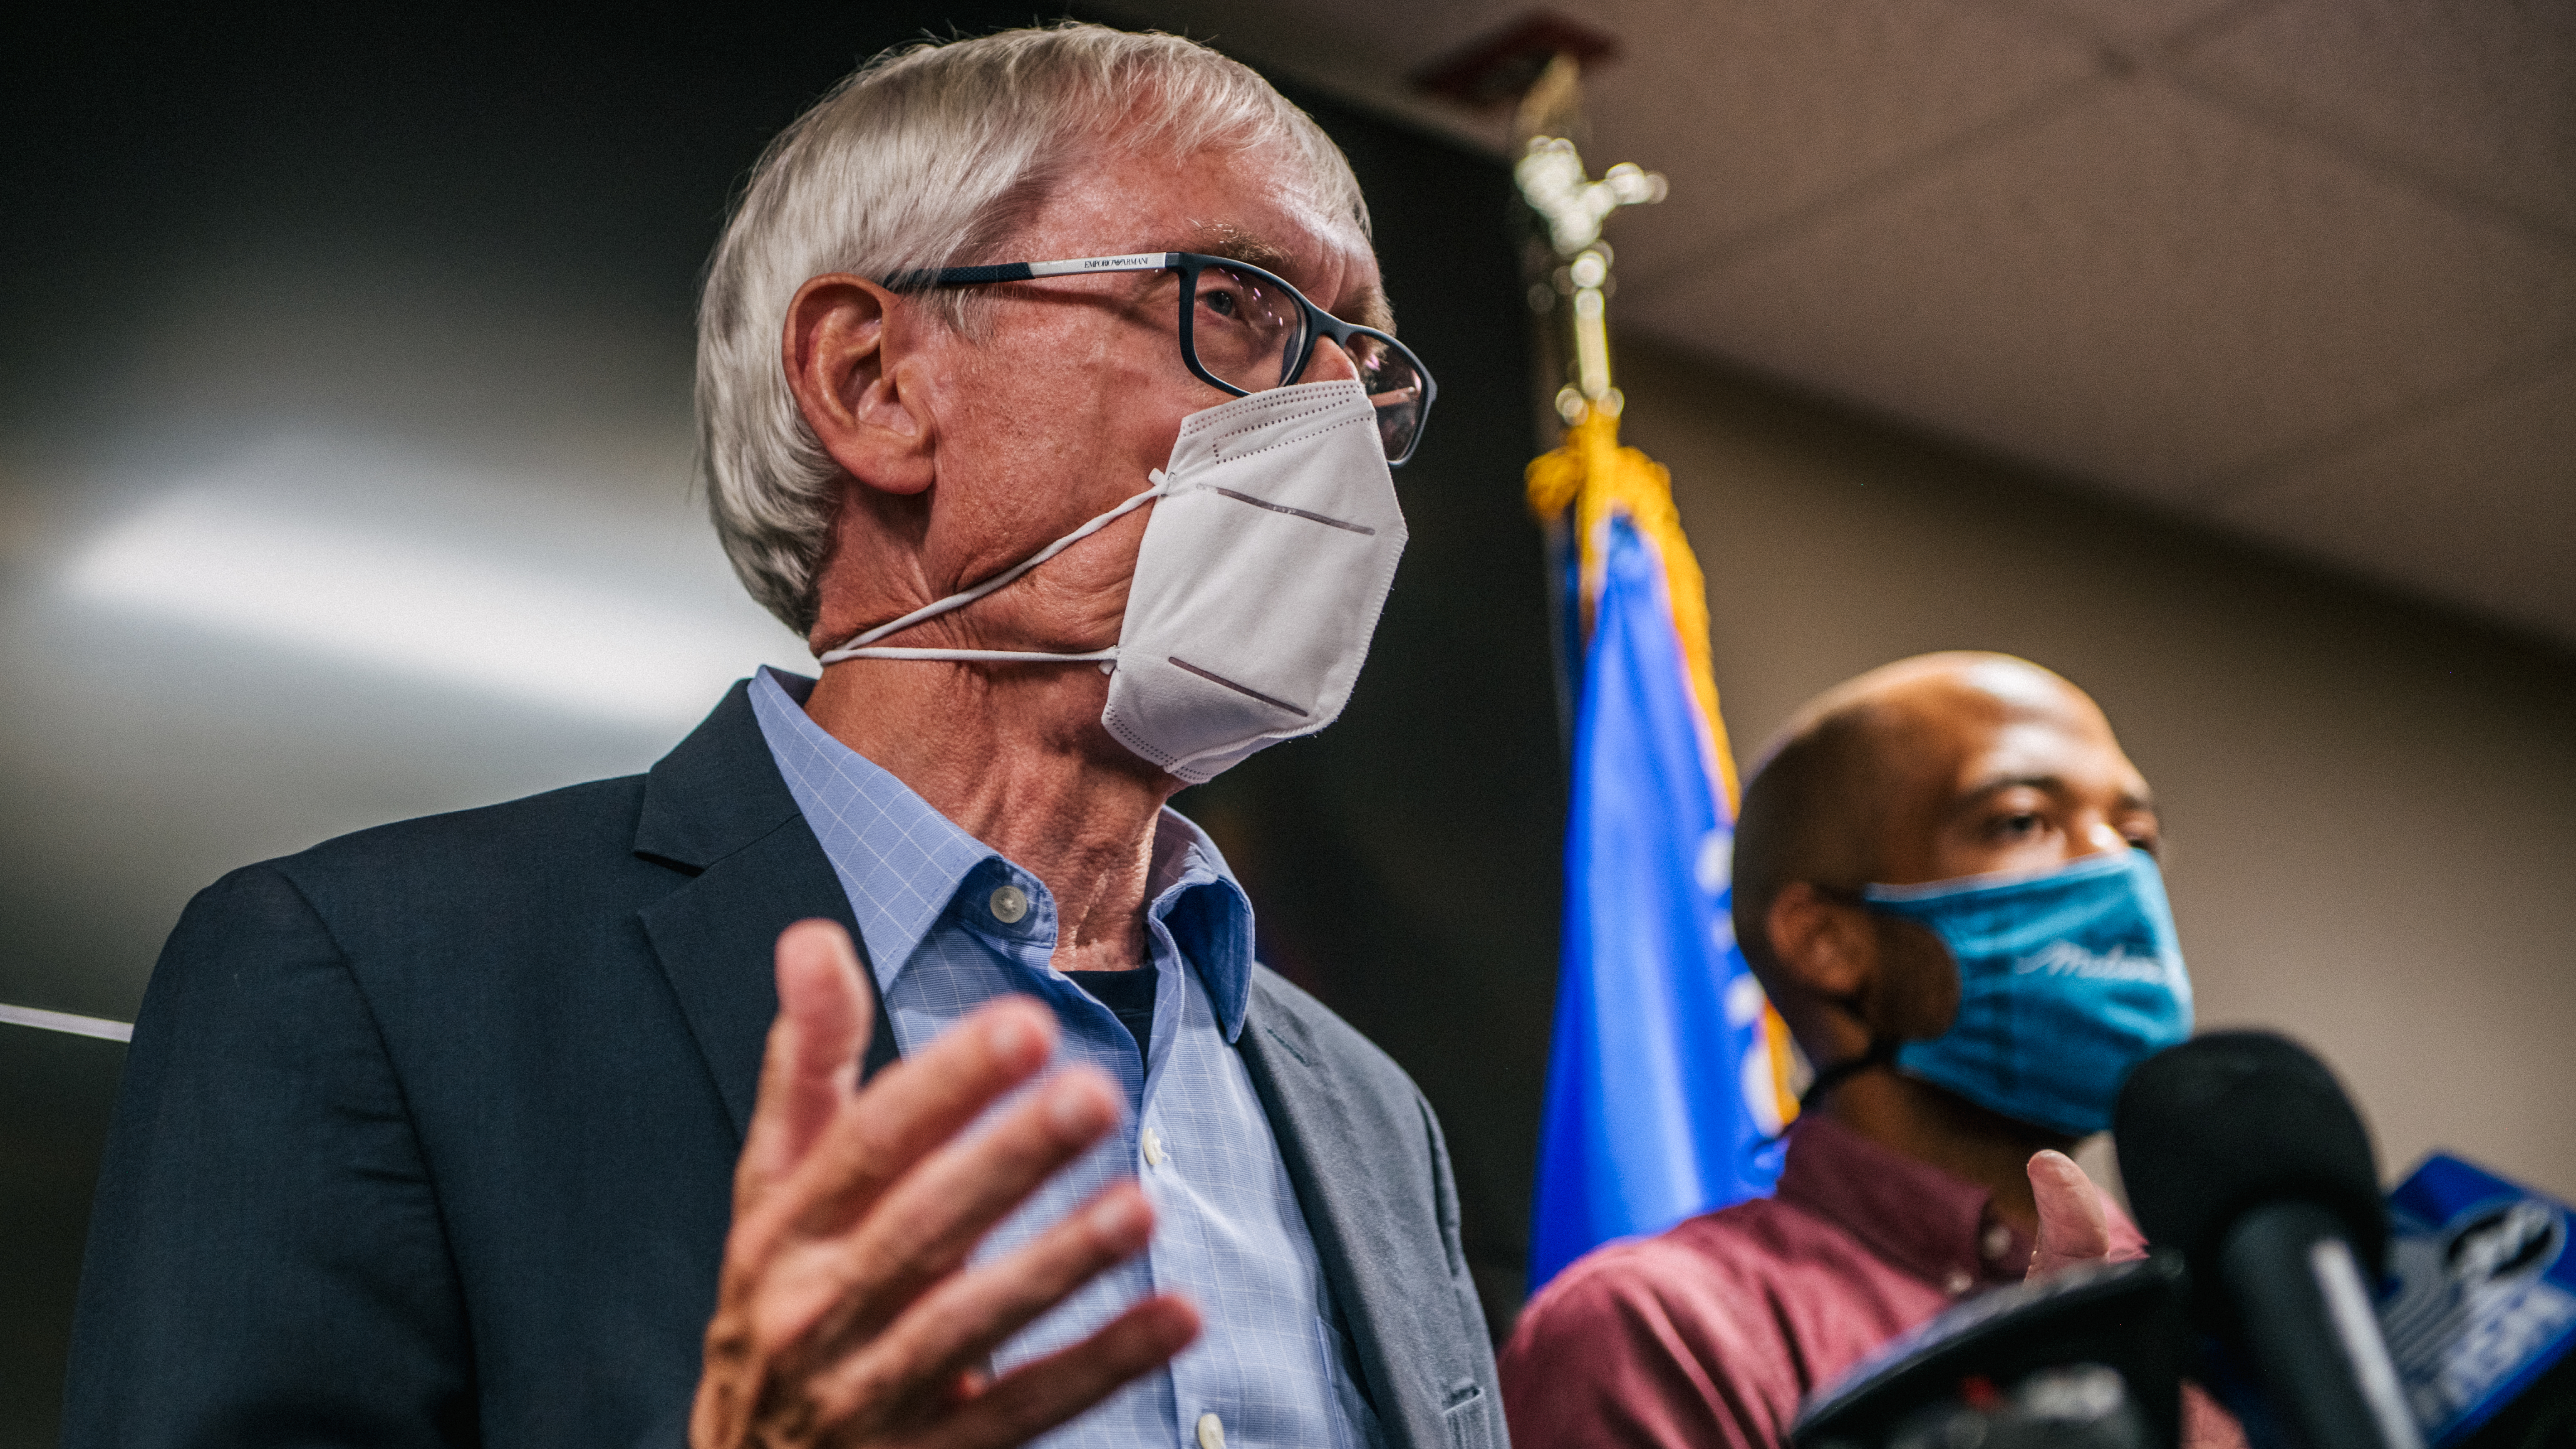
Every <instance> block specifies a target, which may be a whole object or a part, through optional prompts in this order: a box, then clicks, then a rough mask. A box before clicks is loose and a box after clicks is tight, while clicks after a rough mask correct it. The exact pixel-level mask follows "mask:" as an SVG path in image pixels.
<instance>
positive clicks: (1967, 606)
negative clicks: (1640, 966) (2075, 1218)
mask: <svg viewBox="0 0 2576 1449" xmlns="http://www.w3.org/2000/svg"><path fill="white" fill-rule="evenodd" d="M1622 363H1623V371H1622V375H1621V379H1620V381H1621V384H1622V386H1623V388H1624V389H1625V390H1626V392H1627V394H1628V398H1629V406H1628V413H1627V418H1626V427H1625V436H1626V438H1627V440H1628V441H1630V442H1632V443H1635V444H1637V445H1638V446H1640V447H1642V448H1644V449H1645V450H1646V451H1647V452H1648V453H1650V454H1651V455H1653V456H1654V457H1655V458H1656V459H1658V460H1659V461H1661V462H1664V463H1666V464H1669V465H1670V466H1671V468H1672V470H1673V480H1674V488H1675V492H1676V494H1677V495H1678V497H1679V499H1680V504H1681V511H1682V517H1683V521H1684V522H1685V523H1686V524H1687V525H1688V527H1689V530H1690V535H1691V539H1692V542H1693V543H1694V544H1695V545H1696V546H1697V549H1698V551H1699V556H1700V561H1701V562H1702V563H1703V564H1704V565H1705V566H1706V568H1707V571H1708V577H1709V604H1710V613H1711V616H1712V620H1713V631H1714V636H1715V637H1714V644H1715V649H1716V661H1717V677H1718V687H1719V689H1720V691H1721V693H1722V694H1723V696H1724V702H1725V710H1726V716H1727V721H1728V723H1729V725H1730V726H1731V727H1732V728H1733V730H1734V732H1735V735H1736V743H1737V749H1738V752H1739V754H1740V755H1741V756H1745V757H1749V756H1750V755H1751V754H1752V752H1753V751H1754V750H1755V749H1756V748H1757V747H1758V746H1759V744H1760V742H1761V741H1762V740H1763V739H1764V738H1766V737H1767V736H1768V735H1769V733H1770V732H1771V731H1772V730H1773V729H1774V728H1775V727H1776V726H1777V725H1778V724H1779V722H1780V721H1781V720H1782V719H1783V718H1784V717H1785V716H1786V715H1787V713H1788V712H1789V710H1790V709H1792V708H1793V707H1795V706H1796V705H1797V704H1798V703H1799V702H1800V701H1801V700H1803V699H1805V698H1806V697H1807V696H1809V695H1810V694H1813V693H1814V692H1816V691H1817V690H1819V689H1822V688H1824V687H1825V686H1827V685H1830V684H1832V683H1834V682H1836V681H1837V680H1840V679H1843V678H1846V677H1848V676H1850V675H1852V674H1855V673H1858V672H1859V671H1861V670H1863V669H1866V668H1868V667H1870V666H1872V665H1875V664H1880V663H1884V662H1885V661H1887V660H1890V659H1895V658H1899V657H1901V656H1904V655H1907V654H1913V653H1917V652H1920V651H1923V650H1928V649H1949V648H1982V649H2000V650H2005V651H2008V652H2010V653H2014V654H2019V655H2023V656H2025V657H2027V658H2030V659H2034V660H2037V661H2039V662H2040V663H2042V664H2046V665H2048V666H2049V667H2050V668H2053V669H2056V670H2058V671H2059V672H2061V673H2063V674H2065V675H2067V676H2068V677H2069V678H2071V679H2073V680H2074V681H2075V682H2076V683H2078V684H2079V685H2082V686H2083V687H2084V688H2086V689H2087V690H2090V691H2091V692H2092V693H2093V694H2094V696H2095V697H2096V698H2098V699H2099V700H2100V701H2101V702H2102V705H2103V707H2104V708H2105V709H2106V710H2108V711H2109V713H2110V716H2111V719H2112V723H2113V724H2114V725H2115V726H2116V727H2117V728H2118V730H2119V732H2120V735H2121V738H2122V740H2123V742H2124V743H2125V744H2126V745H2127V747H2128V750H2129V753H2130V755H2131V757H2132V758H2134V759H2135V760H2136V761H2137V762H2138V765H2139V767H2140V768H2141V769H2143V770H2144V771H2145V772H2146V774H2147V777H2148V778H2149V779H2150V780H2151V781H2152V782H2154V785H2155V788H2156V792H2157V795H2158V797H2159V801H2160V803H2161V805H2162V807H2163V812H2164V817H2165V823H2166V838H2167V840H2168V841H2169V842H2170V849H2169V850H2168V852H2167V871H2168V877H2169V880H2170V883H2171V888H2172V894H2173V900H2174V906H2175V911H2176V914H2177V916H2178V917H2179V919H2180V922H2181V927H2182V934H2183V946H2184V950H2185V952H2186V954H2187V955H2188V956H2189V957H2190V960H2191V965H2192V974H2193V977H2194V980H2195V982H2196V983H2197V987H2198V992H2199V1003H2200V1021H2201V1024H2202V1025H2203V1026H2204V1027H2216V1026H2241V1025H2256V1026H2265V1027H2271V1028H2275V1029H2278V1030H2281V1031H2285V1032H2288V1033H2289V1034H2291V1035H2293V1036H2296V1037H2298V1038H2300V1039H2301V1040H2303V1041H2305V1042H2307V1043H2309V1044H2310V1045H2311V1046H2313V1047H2314V1048H2316V1049H2317V1050H2318V1051H2320V1052H2321V1053H2322V1054H2323V1055H2324V1056H2325V1057H2326V1058H2327V1060H2329V1061H2330V1062H2332V1063H2333V1064H2334V1066H2335V1067H2336V1068H2337V1070H2339V1071H2340V1072H2341V1073H2342V1074H2343V1076H2344V1079H2345V1081H2346V1082H2347V1083H2348V1084H2349V1086H2350V1087H2351V1088H2352V1090H2353V1093H2354V1095H2355V1097H2356V1099H2357V1100H2358V1101H2359V1103H2360V1105H2361V1109H2362V1112H2363V1114H2364V1115H2365V1116H2366V1117H2367V1118H2368V1120H2369V1122H2370V1124H2371V1127H2372V1129H2373V1132H2374V1133H2375V1135H2376V1137H2377V1139H2378V1143H2379V1150H2380V1163H2381V1168H2382V1171H2383V1172H2384V1173H2385V1174H2387V1175H2389V1176H2391V1177H2394V1176H2395V1175H2396V1174H2398V1173H2400V1172H2402V1171H2404V1170H2405V1169H2407V1168H2409V1167H2411V1166H2412V1165H2413V1164H2414V1163H2415V1161H2416V1160H2417V1159H2418V1158H2420V1157H2421V1156H2422V1155H2423V1154H2424V1153H2425V1152H2427V1151H2429V1150H2432V1149H2434V1148H2436V1147H2440V1148H2446V1149H2449V1150H2452V1151H2455V1152H2458V1153H2460V1154H2462V1155H2465V1156H2467V1157H2469V1158H2471V1159H2473V1160H2476V1161H2479V1162H2482V1163H2485V1164H2487V1165H2489V1166H2492V1167H2495V1168H2497V1169H2499V1170H2501V1171H2503V1172H2505V1173H2506V1174H2508V1175H2510V1176H2513V1177H2516V1178H2520V1179H2522V1180H2525V1181H2527V1182H2530V1183H2531V1184H2533V1185H2535V1186H2538V1187H2541V1188H2544V1189H2546V1190H2549V1191H2551V1192H2553V1193H2555V1194H2556V1195H2558V1196H2560V1197H2562V1198H2576V1110H2571V1103H2570V1097H2571V1088H2576V1064H2572V1063H2576V658H2571V657H2570V656H2569V655H2567V654H2566V653H2563V652H2560V651H2555V650H2552V649H2550V648H2548V647H2546V646H2542V645H2537V644H2533V643H2530V642H2526V641H2523V640H2520V639H2516V638H2512V637H2509V636H2506V635H2503V634H2499V633H2497V632H2494V631H2491V630H2488V629H2486V628H2484V627H2482V626H2480V625H2478V624H2475V623H2473V622H2469V621H2465V620H2462V619H2459V618H2456V617H2452V616H2447V615H2443V614H2439V613H2435V612H2433V611H2431V610H2429V609H2424V608H2420V607H2417V606H2414V605H2411V604H2409V603H2406V602H2404V601H2402V600H2398V599H2395V598H2393V597H2391V596H2388V595H2384V594H2380V593H2377V592H2374V591H2372V590H2370V589H2368V588H2366V587H2363V586H2359V585H2356V584H2353V583H2350V582H2347V581H2344V580H2342V579H2340V578H2337V577H2335V576H2333V575H2330V574H2326V573H2323V572H2320V571H2316V570H2312V569H2309V568H2307V567H2305V566H2304V565H2301V564H2298V563H2296V562H2293V561H2289V560H2285V559H2283V558H2281V557H2279V556H2277V555H2271V554H2265V553H2259V552H2256V551H2254V550H2252V549H2248V548H2240V547H2238V546H2235V545H2232V544H2229V543H2225V542H2222V541H2218V540H2216V539H2214V538H2212V537H2211V536H2209V535H2206V534H2203V533H2201V532H2199V531H2197V530H2194V529H2191V528H2188V527H2184V526H2179V525H2176V524H2173V523H2169V522H2166V521H2164V520H2161V519H2157V518H2152V517H2148V516H2144V515H2141V514H2139V513H2136V512H2133V511H2129V510H2127V509H2125V508H2123V507H2120V506H2117V505H2114V504H2111V503H2108V502H2104V501H2097V500H2096V499H2094V498H2092V497H2089V496H2086V495H2084V494H2083V493H2081V492H2080V491H2078V490H2074V489H2071V488H2068V487H2066V486H2064V485H2062V484H2057V483H2052V482H2051V481H2049V480H2046V479H2042V478H2039V477H2036V476H2034V475H2032V474H2030V473H2028V472H2026V471H2023V470H2020V469H2016V468H2014V467H2013V466H2011V465H2008V464H2003V463H1998V462H1995V461H1992V460H1987V459H1982V458H1979V457H1977V456H1975V455H1973V454H1970V453H1968V452H1965V451H1963V450H1958V449H1952V448H1948V447H1945V446H1941V445H1938V444H1935V443H1932V442H1928V441H1926V440H1924V439H1922V438H1920V437H1918V436H1915V435H1912V434H1909V433H1907V432H1904V431H1903V430H1900V429H1895V428H1880V427H1877V426H1874V425H1871V424H1869V423H1866V422H1861V421H1857V420H1855V419H1854V418H1853V416H1852V415H1850V414H1848V413H1845V412H1843V411H1841V410H1839V409H1835V408H1830V407H1822V406H1816V405H1812V404H1809V403H1806V402H1803V401H1800V400H1798V399H1795V398H1793V397H1789V396H1787V395H1785V394H1783V393H1781V392H1779V391H1777V390H1775V389H1772V388H1770V387H1768V386H1766V385H1763V384H1760V383H1757V382H1753V381H1750V380H1748V379H1745V378H1743V377H1740V376H1737V375H1733V374H1730V373H1727V372H1724V371H1721V370H1718V369H1715V368H1712V367H1709V366H1707V365H1704V364H1700V363H1696V362H1691V361H1687V360H1684V359H1681V358H1678V357H1675V356H1670V355H1666V354H1662V353H1655V352H1645V351H1632V352H1631V353H1630V354H1628V355H1626V356H1624V357H1623V358H1622Z"/></svg>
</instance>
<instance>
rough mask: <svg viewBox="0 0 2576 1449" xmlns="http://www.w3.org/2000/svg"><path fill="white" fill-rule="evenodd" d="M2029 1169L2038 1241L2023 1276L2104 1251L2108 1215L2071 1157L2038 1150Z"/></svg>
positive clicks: (2097, 1258)
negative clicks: (2036, 1211) (2036, 1212)
mask: <svg viewBox="0 0 2576 1449" xmlns="http://www.w3.org/2000/svg"><path fill="white" fill-rule="evenodd" d="M2029 1170H2030V1195H2031V1199H2032V1201H2033V1202H2035V1203H2036V1204H2037V1205H2038V1207H2039V1245H2038V1246H2037V1247H2035V1248H2033V1249H2032V1250H2031V1254H2030V1273H2029V1276H2030V1277H2033V1278H2044V1277H2047V1276H2048V1275H2049V1274H2051V1273H2054V1272H2056V1271H2058V1270H2059V1269H2061V1268H2071V1267H2074V1266H2075V1265H2077V1264H2079V1263H2098V1262H2101V1261H2102V1260H2103V1259H2105V1258H2108V1257H2110V1256H2111V1220H2110V1218H2109V1217H2108V1216H2107V1215H2106V1214H2105V1213H2104V1212H2103V1211H2102V1195H2101V1193H2099V1192H2097V1191H2096V1190H2095V1189H2094V1187H2093V1180H2092V1179H2091V1178H2089V1177H2086V1176H2085V1175H2084V1169H2083V1168H2080V1167H2078V1166H2076V1165H2075V1159H2074V1158H2071V1157H2069V1156H2067V1155H2066V1154H2065V1153H2063V1152H2038V1153H2034V1154H2032V1155H2031V1159H2030V1169H2029Z"/></svg>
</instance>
